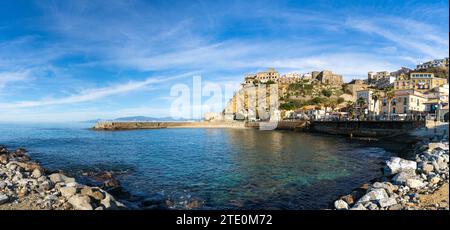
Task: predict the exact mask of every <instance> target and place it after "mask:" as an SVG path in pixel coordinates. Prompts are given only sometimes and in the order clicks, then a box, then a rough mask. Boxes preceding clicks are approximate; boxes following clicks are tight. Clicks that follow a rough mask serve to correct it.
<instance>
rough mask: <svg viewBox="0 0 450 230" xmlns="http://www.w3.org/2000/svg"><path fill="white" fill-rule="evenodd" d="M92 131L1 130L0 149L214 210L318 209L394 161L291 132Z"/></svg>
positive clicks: (357, 146) (375, 151) (74, 127)
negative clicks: (100, 173)
mask: <svg viewBox="0 0 450 230" xmlns="http://www.w3.org/2000/svg"><path fill="white" fill-rule="evenodd" d="M92 126H93V124H64V125H61V124H39V125H36V124H0V144H2V145H6V146H7V147H8V148H10V149H13V148H16V147H25V148H26V149H27V150H29V151H30V155H31V156H32V158H33V159H34V160H36V161H39V162H41V164H42V165H43V166H44V167H46V168H48V169H51V170H57V169H61V170H64V171H66V172H68V173H72V174H73V175H78V174H77V173H79V172H82V171H90V170H111V171H114V172H121V173H120V174H119V176H118V179H119V181H120V182H121V184H122V185H123V186H124V188H125V189H126V191H128V192H130V193H132V194H136V195H139V196H152V195H154V194H157V193H159V194H165V195H167V196H169V195H173V194H181V195H180V196H187V197H189V196H195V197H198V198H200V199H202V200H204V201H205V206H204V208H212V209H320V208H327V207H328V203H329V202H330V201H332V200H333V199H335V198H336V196H338V195H340V194H345V193H348V192H350V191H351V189H352V188H355V187H357V186H359V185H361V184H362V183H365V182H367V181H369V180H371V179H373V178H375V177H378V176H380V175H381V171H380V167H381V166H380V162H382V161H383V160H384V159H386V158H388V157H389V156H391V155H392V153H390V152H388V151H385V150H384V149H382V148H380V147H373V146H372V147H368V146H364V145H363V144H361V143H355V142H353V143H349V142H348V141H347V140H346V139H345V138H341V137H332V136H322V135H313V134H306V133H297V132H289V131H258V130H239V129H159V130H134V131H116V132H105V131H91V130H88V129H87V128H89V127H92Z"/></svg>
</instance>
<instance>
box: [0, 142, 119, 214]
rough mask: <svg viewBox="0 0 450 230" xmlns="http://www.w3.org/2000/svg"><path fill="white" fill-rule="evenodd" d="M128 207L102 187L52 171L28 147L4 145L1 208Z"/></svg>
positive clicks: (0, 162) (0, 159)
mask: <svg viewBox="0 0 450 230" xmlns="http://www.w3.org/2000/svg"><path fill="white" fill-rule="evenodd" d="M118 209H127V207H126V206H125V205H124V204H122V203H121V202H119V201H117V200H116V199H115V198H114V197H113V196H112V195H111V194H109V193H108V192H106V191H105V190H103V189H102V188H100V187H91V186H87V185H84V184H80V183H77V181H76V180H75V178H72V177H68V176H66V175H64V174H63V173H61V172H49V171H48V170H46V169H44V168H43V167H41V166H40V165H39V164H38V163H36V162H34V161H32V160H31V158H30V157H29V156H28V154H27V152H26V150H25V149H22V148H19V149H16V150H15V151H8V150H7V149H6V148H5V147H3V146H0V210H118Z"/></svg>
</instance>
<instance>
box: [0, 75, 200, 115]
mask: <svg viewBox="0 0 450 230" xmlns="http://www.w3.org/2000/svg"><path fill="white" fill-rule="evenodd" d="M193 74H194V73H187V74H181V75H177V76H173V77H165V78H163V77H159V78H148V79H146V80H144V81H130V82H128V83H125V84H117V85H113V86H109V87H103V88H96V89H88V90H84V91H82V92H80V93H78V94H75V95H71V96H68V97H63V98H49V99H42V100H35V101H22V102H16V103H10V104H7V103H0V108H1V109H20V108H31V107H40V106H49V105H64V104H74V103H80V102H87V101H93V100H97V99H101V98H104V97H107V96H112V95H116V94H122V93H126V92H130V91H135V90H139V89H142V88H144V87H147V86H151V85H152V84H157V83H162V82H166V81H170V80H174V79H178V78H182V77H187V76H192V75H193Z"/></svg>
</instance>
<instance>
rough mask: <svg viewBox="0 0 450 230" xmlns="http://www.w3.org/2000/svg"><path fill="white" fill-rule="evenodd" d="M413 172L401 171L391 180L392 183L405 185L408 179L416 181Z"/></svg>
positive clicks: (416, 177)
mask: <svg viewBox="0 0 450 230" xmlns="http://www.w3.org/2000/svg"><path fill="white" fill-rule="evenodd" d="M418 178H419V177H418V176H417V175H416V172H415V171H411V170H410V171H402V172H400V173H397V174H396V175H395V176H394V177H393V178H392V182H393V183H394V184H396V185H405V184H406V181H407V180H408V179H418Z"/></svg>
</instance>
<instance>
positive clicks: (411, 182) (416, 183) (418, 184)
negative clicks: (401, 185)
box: [406, 179, 425, 189]
mask: <svg viewBox="0 0 450 230" xmlns="http://www.w3.org/2000/svg"><path fill="white" fill-rule="evenodd" d="M406 186H408V187H410V188H413V189H419V188H422V187H424V186H425V184H424V183H423V182H422V180H420V179H408V180H406Z"/></svg>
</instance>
